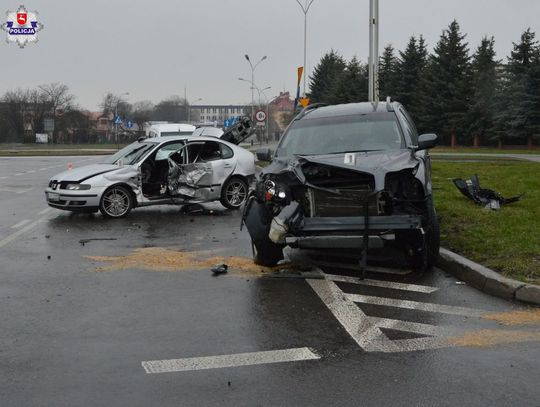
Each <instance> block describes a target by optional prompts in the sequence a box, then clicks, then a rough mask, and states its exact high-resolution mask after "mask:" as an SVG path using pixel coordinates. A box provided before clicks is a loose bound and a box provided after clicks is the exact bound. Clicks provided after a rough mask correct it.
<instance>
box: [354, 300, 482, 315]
mask: <svg viewBox="0 0 540 407" xmlns="http://www.w3.org/2000/svg"><path fill="white" fill-rule="evenodd" d="M345 296H346V297H347V299H349V300H350V301H353V302H358V303H363V304H372V305H385V306H387V307H397V308H405V309H414V310H418V311H428V312H439V313H441V314H450V315H461V316H465V317H477V318H482V317H483V316H485V315H486V314H487V312H486V311H480V310H477V309H473V308H465V307H455V306H452V305H441V304H431V303H428V302H417V301H408V300H399V299H396V298H383V297H372V296H370V295H361V294H345Z"/></svg>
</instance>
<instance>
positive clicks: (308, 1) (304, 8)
mask: <svg viewBox="0 0 540 407" xmlns="http://www.w3.org/2000/svg"><path fill="white" fill-rule="evenodd" d="M314 1H315V0H305V2H304V4H302V3H300V0H296V2H297V3H298V5H299V6H300V8H301V9H302V12H303V13H304V97H306V75H307V70H306V60H307V15H308V11H309V8H310V7H311V5H312V4H313V2H314Z"/></svg>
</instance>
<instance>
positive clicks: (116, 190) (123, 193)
mask: <svg viewBox="0 0 540 407" xmlns="http://www.w3.org/2000/svg"><path fill="white" fill-rule="evenodd" d="M132 208H133V198H132V196H131V194H130V193H129V191H128V190H127V189H126V188H125V187H122V186H114V187H111V188H109V189H108V190H106V191H105V192H104V193H103V196H102V197H101V201H100V203H99V210H100V211H101V213H102V214H103V216H105V217H106V218H123V217H124V216H127V215H128V214H129V213H130V212H131V209H132Z"/></svg>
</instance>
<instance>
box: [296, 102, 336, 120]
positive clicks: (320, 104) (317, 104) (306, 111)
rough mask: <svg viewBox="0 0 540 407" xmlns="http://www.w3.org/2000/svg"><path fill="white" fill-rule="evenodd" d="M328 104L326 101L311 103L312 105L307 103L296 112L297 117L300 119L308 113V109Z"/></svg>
mask: <svg viewBox="0 0 540 407" xmlns="http://www.w3.org/2000/svg"><path fill="white" fill-rule="evenodd" d="M324 106H328V105H327V104H326V103H313V104H312V105H308V106H306V107H304V108H303V109H302V111H301V112H300V113H299V114H298V116H297V119H301V118H302V117H304V116H305V115H306V114H308V113H309V112H310V111H312V110H315V109H318V108H319V107H324Z"/></svg>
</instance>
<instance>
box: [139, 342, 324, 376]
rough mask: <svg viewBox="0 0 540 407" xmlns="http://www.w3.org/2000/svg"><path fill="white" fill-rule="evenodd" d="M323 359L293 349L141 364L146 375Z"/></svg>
mask: <svg viewBox="0 0 540 407" xmlns="http://www.w3.org/2000/svg"><path fill="white" fill-rule="evenodd" d="M320 358H321V357H320V356H319V355H317V354H316V353H314V352H313V351H312V350H310V349H309V348H293V349H281V350H271V351H263V352H252V353H237V354H232V355H218V356H204V357H195V358H184V359H169V360H150V361H146V362H141V364H142V367H143V368H144V370H145V371H146V373H171V372H186V371H193V370H205V369H222V368H226V367H239V366H252V365H263V364H270V363H284V362H297V361H302V360H315V359H320Z"/></svg>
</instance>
